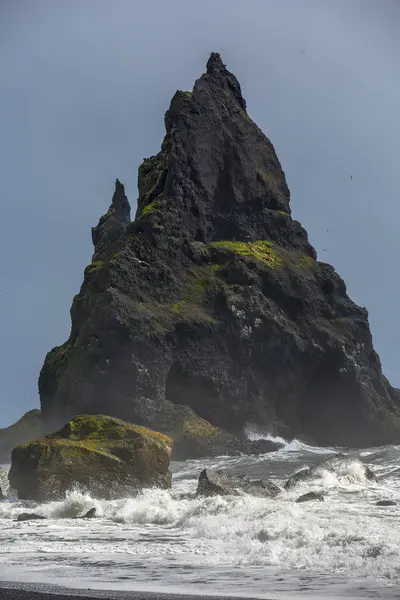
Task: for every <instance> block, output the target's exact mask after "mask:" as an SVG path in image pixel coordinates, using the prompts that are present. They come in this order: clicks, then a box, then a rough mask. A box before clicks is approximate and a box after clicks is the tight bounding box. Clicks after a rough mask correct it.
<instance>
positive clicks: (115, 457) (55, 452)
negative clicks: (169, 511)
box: [9, 415, 172, 502]
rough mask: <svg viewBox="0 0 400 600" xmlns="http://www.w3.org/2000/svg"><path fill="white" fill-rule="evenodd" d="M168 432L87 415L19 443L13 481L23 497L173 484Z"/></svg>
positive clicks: (104, 494)
mask: <svg viewBox="0 0 400 600" xmlns="http://www.w3.org/2000/svg"><path fill="white" fill-rule="evenodd" d="M171 447H172V440H171V439H170V438H168V437H167V436H165V435H163V434H160V433H157V432H154V431H151V430H150V429H146V428H145V427H139V426H136V425H132V424H131V423H125V422H124V421H121V420H119V419H115V418H112V417H106V416H103V415H81V416H79V417H76V418H75V419H73V420H72V421H70V422H69V423H68V424H67V425H65V427H63V428H62V429H61V430H60V431H57V432H56V433H54V434H52V435H49V436H47V437H45V438H43V439H41V440H38V441H34V442H28V443H26V444H23V445H21V446H17V447H16V448H14V450H13V452H12V456H11V469H10V473H9V480H10V485H11V487H12V488H14V489H16V490H17V493H18V497H19V498H21V499H32V500H38V501H41V502H46V501H49V500H57V499H61V498H63V497H64V496H65V493H66V492H67V491H68V490H71V489H72V488H74V487H75V486H77V487H79V488H81V489H82V490H85V491H87V492H89V493H90V494H91V495H93V496H97V497H100V498H106V499H109V498H118V497H121V496H130V495H132V494H134V493H137V492H138V491H139V490H141V489H142V488H144V487H152V486H157V487H162V488H169V487H171V473H170V471H169V457H170V453H171Z"/></svg>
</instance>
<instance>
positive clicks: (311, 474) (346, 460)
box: [285, 453, 378, 490]
mask: <svg viewBox="0 0 400 600" xmlns="http://www.w3.org/2000/svg"><path fill="white" fill-rule="evenodd" d="M354 464H356V465H357V466H358V468H359V469H360V471H361V473H362V475H363V476H364V477H365V479H366V480H367V481H375V482H376V481H378V479H377V477H376V475H375V473H374V472H373V471H372V470H371V469H370V467H368V466H367V465H363V464H362V463H360V462H359V460H358V459H357V458H356V457H354V456H351V455H348V454H343V453H339V454H336V455H335V456H331V457H329V458H326V459H324V460H322V461H321V462H320V463H319V464H317V465H316V466H315V467H312V468H310V467H306V468H305V469H301V470H300V471H298V472H297V473H294V474H293V475H291V477H289V479H288V480H287V482H286V483H285V490H290V489H292V488H293V487H295V486H296V485H297V484H299V483H303V482H306V481H312V480H313V479H318V478H319V477H321V474H322V473H323V471H332V472H333V473H335V474H336V475H348V476H351V475H352V472H351V468H350V467H351V466H352V465H354Z"/></svg>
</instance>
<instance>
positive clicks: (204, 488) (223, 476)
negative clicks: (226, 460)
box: [197, 469, 281, 498]
mask: <svg viewBox="0 0 400 600" xmlns="http://www.w3.org/2000/svg"><path fill="white" fill-rule="evenodd" d="M241 492H245V493H246V494H251V495H252V496H264V497H266V498H274V497H275V496H277V495H278V494H279V493H280V492H281V489H280V488H279V487H278V486H277V485H275V484H274V483H272V481H269V480H268V479H250V478H249V477H246V476H240V475H231V474H230V473H228V472H227V471H208V470H207V469H204V471H202V472H201V473H200V477H199V483H198V487H197V495H198V496H228V495H233V496H238V495H239V494H240V493H241Z"/></svg>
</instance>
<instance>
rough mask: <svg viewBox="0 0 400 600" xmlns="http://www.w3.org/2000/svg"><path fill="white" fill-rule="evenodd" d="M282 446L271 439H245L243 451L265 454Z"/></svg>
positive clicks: (282, 445)
mask: <svg viewBox="0 0 400 600" xmlns="http://www.w3.org/2000/svg"><path fill="white" fill-rule="evenodd" d="M283 447H284V444H281V443H280V442H273V441H272V440H263V439H261V440H254V441H250V440H247V441H246V443H245V451H246V453H247V454H267V453H268V452H276V451H277V450H280V449H281V448H283Z"/></svg>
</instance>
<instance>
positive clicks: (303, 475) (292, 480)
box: [285, 467, 313, 490]
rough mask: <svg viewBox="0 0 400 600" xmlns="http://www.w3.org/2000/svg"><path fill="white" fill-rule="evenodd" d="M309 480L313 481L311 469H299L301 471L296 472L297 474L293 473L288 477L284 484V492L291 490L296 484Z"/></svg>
mask: <svg viewBox="0 0 400 600" xmlns="http://www.w3.org/2000/svg"><path fill="white" fill-rule="evenodd" d="M311 479H313V474H312V469H310V468H309V467H306V468H305V469H301V471H297V473H294V474H293V475H291V476H290V477H289V479H288V480H287V482H286V483H285V490H291V489H292V488H294V487H295V486H296V485H297V484H299V483H303V481H311Z"/></svg>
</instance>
